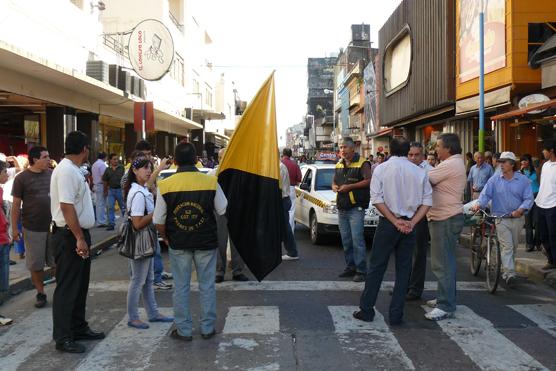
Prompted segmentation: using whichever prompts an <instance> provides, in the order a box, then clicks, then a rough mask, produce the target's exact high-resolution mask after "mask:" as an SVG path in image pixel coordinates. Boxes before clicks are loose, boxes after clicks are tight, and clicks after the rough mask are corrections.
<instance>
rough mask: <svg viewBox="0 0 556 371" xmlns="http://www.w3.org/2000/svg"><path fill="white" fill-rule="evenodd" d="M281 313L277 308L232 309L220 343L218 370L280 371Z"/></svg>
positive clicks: (243, 307) (234, 307)
mask: <svg viewBox="0 0 556 371" xmlns="http://www.w3.org/2000/svg"><path fill="white" fill-rule="evenodd" d="M279 349H280V312H279V309H278V307H276V306H232V307H230V308H229V309H228V315H227V316H226V321H225V324H224V330H223V331H222V336H221V337H220V343H219V344H218V352H217V355H216V362H215V364H216V366H217V368H218V369H219V370H261V371H263V370H268V371H274V370H279V369H280V364H279V363H278V362H277V360H279V358H280V357H278V356H277V354H279Z"/></svg>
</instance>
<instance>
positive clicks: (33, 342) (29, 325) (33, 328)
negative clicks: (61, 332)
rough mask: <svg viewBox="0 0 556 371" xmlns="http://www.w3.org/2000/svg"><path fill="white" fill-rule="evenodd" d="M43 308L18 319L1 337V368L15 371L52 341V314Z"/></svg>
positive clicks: (6, 370) (5, 370) (4, 370)
mask: <svg viewBox="0 0 556 371" xmlns="http://www.w3.org/2000/svg"><path fill="white" fill-rule="evenodd" d="M49 314H50V313H45V311H43V310H37V311H35V312H33V313H31V314H30V315H29V316H28V317H26V318H25V319H22V320H21V321H16V322H15V323H14V324H13V325H11V326H10V329H9V330H8V331H6V333H5V334H3V335H2V336H1V337H0V369H1V370H2V371H12V370H13V371H15V370H17V368H18V367H19V366H20V365H21V364H22V363H23V362H25V360H26V359H27V358H29V357H30V356H32V355H33V354H34V353H36V352H38V351H39V349H40V348H41V347H42V346H43V345H46V344H48V343H49V342H50V341H52V316H51V315H49Z"/></svg>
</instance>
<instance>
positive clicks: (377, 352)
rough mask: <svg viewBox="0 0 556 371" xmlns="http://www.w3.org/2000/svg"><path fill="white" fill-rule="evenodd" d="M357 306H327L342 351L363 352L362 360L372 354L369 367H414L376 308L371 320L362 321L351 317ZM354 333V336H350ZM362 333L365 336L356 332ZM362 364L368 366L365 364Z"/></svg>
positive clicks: (404, 368) (402, 368) (400, 368)
mask: <svg viewBox="0 0 556 371" xmlns="http://www.w3.org/2000/svg"><path fill="white" fill-rule="evenodd" d="M357 310H359V308H358V307H356V306H329V307H328V311H329V312H330V314H331V315H332V321H333V322H334V329H335V332H336V334H338V339H339V340H340V343H341V345H342V348H343V349H344V351H345V352H353V351H355V352H357V353H359V354H362V355H365V357H364V360H363V361H362V362H366V361H368V357H367V356H368V355H372V362H373V366H372V368H373V369H374V368H376V369H392V370H414V369H415V366H414V365H413V362H411V360H410V359H409V358H408V357H407V355H406V354H405V352H404V350H403V349H402V347H401V346H400V343H398V340H397V339H396V337H395V336H394V334H393V333H392V332H391V331H390V328H389V327H388V325H386V323H385V322H384V317H383V316H382V314H380V313H379V312H378V311H375V312H376V313H375V318H374V320H373V322H363V321H359V320H356V319H355V318H353V315H352V314H353V312H354V311H357ZM353 334H355V336H352V335H353ZM357 334H364V336H357ZM365 367H371V366H370V365H366V366H365Z"/></svg>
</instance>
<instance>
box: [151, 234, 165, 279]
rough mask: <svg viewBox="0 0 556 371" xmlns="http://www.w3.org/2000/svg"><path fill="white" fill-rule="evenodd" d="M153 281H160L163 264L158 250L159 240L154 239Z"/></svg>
mask: <svg viewBox="0 0 556 371" xmlns="http://www.w3.org/2000/svg"><path fill="white" fill-rule="evenodd" d="M153 260H154V283H160V282H162V272H163V271H164V264H163V263H162V255H161V251H160V241H158V239H157V240H156V249H155V250H154V257H153Z"/></svg>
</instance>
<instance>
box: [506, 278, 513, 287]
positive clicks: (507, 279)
mask: <svg viewBox="0 0 556 371" xmlns="http://www.w3.org/2000/svg"><path fill="white" fill-rule="evenodd" d="M505 281H506V286H508V287H513V286H514V285H515V283H516V278H515V276H508V277H506V278H505Z"/></svg>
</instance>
